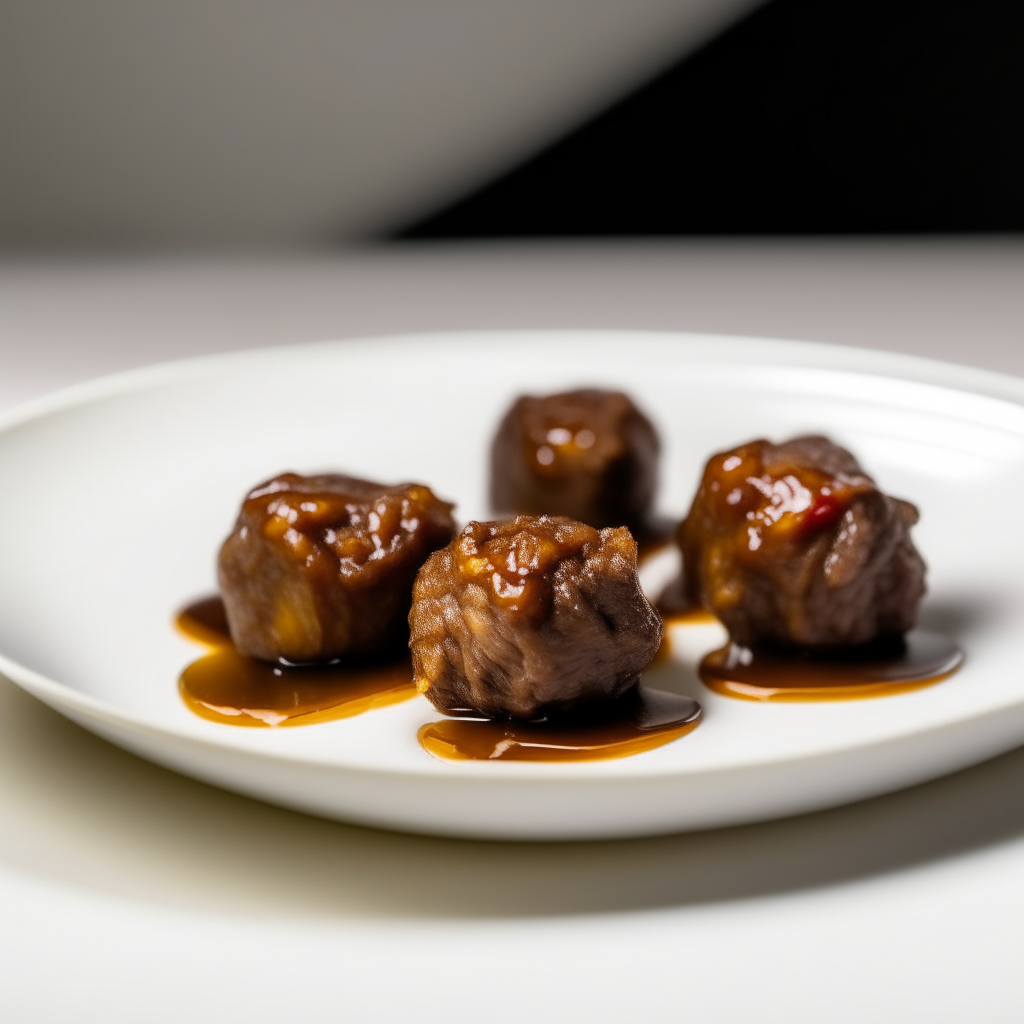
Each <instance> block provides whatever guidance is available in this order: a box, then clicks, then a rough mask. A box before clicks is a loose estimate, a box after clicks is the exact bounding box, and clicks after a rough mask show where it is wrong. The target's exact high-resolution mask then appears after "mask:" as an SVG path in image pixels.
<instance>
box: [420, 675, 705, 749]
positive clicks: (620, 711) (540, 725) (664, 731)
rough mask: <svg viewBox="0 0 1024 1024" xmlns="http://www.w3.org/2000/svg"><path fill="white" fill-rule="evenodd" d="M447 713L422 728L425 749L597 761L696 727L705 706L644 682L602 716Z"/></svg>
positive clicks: (649, 746) (647, 746)
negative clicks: (514, 717) (524, 718)
mask: <svg viewBox="0 0 1024 1024" xmlns="http://www.w3.org/2000/svg"><path fill="white" fill-rule="evenodd" d="M474 714H475V713H473V712H466V714H465V716H464V717H454V718H447V719H444V720H442V721H439V722H431V723H430V724H429V725H424V726H423V727H422V728H421V729H420V731H419V741H420V744H421V745H422V747H423V749H424V750H426V751H427V752H428V753H430V754H433V756H434V757H436V758H438V759H440V760H444V761H596V760H606V759H612V758H618V757H628V756H629V755H631V754H639V753H641V752H642V751H645V750H652V749H654V748H655V747H660V746H663V745H664V744H666V743H671V742H672V741H673V740H676V739H679V738H680V737H681V736H685V735H686V734H687V733H688V732H691V731H692V730H693V729H695V728H696V727H697V725H698V723H699V721H700V715H701V711H700V705H699V704H698V703H697V702H696V701H695V700H693V699H692V698H690V697H683V696H680V695H679V694H675V693H666V692H664V691H662V690H652V689H649V688H647V687H638V688H637V689H636V690H634V691H631V692H630V693H629V694H627V695H626V696H625V697H623V698H620V699H619V700H618V701H616V702H615V704H614V705H612V706H611V707H609V708H608V709H606V711H605V713H604V714H603V715H602V716H601V717H599V718H592V719H590V720H588V721H579V722H565V721H562V722H511V721H494V720H490V719H482V718H478V717H469V716H471V715H474Z"/></svg>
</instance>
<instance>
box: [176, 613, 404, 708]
mask: <svg viewBox="0 0 1024 1024" xmlns="http://www.w3.org/2000/svg"><path fill="white" fill-rule="evenodd" d="M176 625H177V627H178V629H179V630H180V631H181V632H182V633H183V634H184V635H185V636H186V637H188V638H189V639H190V640H195V641H197V642H198V643H201V644H204V645H206V646H207V647H209V648H210V650H209V651H208V652H207V654H205V655H204V656H203V657H202V658H199V659H198V660H196V661H194V662H192V663H191V664H190V665H188V666H187V667H186V668H185V670H184V671H183V672H182V673H181V676H180V678H179V680H178V692H179V693H180V694H181V698H182V700H183V701H184V703H185V706H186V707H187V708H189V710H190V711H192V712H194V713H195V714H197V715H198V716H199V717H200V718H205V719H207V720H208V721H211V722H220V723H222V724H225V725H237V726H252V727H256V728H261V727H262V728H265V727H275V726H284V725H313V724H314V723H316V722H327V721H332V720H334V719H338V718H350V717H352V716H353V715H359V714H362V713H363V712H364V711H370V710H371V709H373V708H379V707H386V706H387V705H389V704H397V703H400V702H401V701H405V700H410V699H411V698H413V697H415V696H416V687H415V686H414V685H413V681H412V665H411V662H410V660H409V656H408V654H407V653H405V652H402V653H401V654H400V655H398V656H394V657H391V658H390V659H387V660H380V659H376V660H370V659H365V660H362V661H360V662H358V663H346V664H344V665H341V664H327V665H316V666H283V665H276V664H273V663H271V662H265V661H258V660H257V659H255V658H247V657H245V656H244V655H241V654H239V653H238V651H237V650H236V649H235V646H234V644H232V642H231V637H230V634H229V633H228V628H227V617H226V615H225V614H224V606H223V603H222V602H221V599H220V598H219V597H210V598H205V599H203V600H200V601H196V602H194V603H193V604H190V605H189V606H188V607H187V608H185V609H184V610H183V611H181V612H180V613H179V615H178V617H177V619H176Z"/></svg>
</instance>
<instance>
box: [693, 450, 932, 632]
mask: <svg viewBox="0 0 1024 1024" xmlns="http://www.w3.org/2000/svg"><path fill="white" fill-rule="evenodd" d="M917 519H918V513H917V509H916V508H914V506H913V505H911V504H910V503H909V502H906V501H900V500H899V499H896V498H891V497H889V496H887V495H885V494H883V493H882V492H881V491H879V490H878V488H877V487H876V486H875V483H874V481H873V480H872V479H871V478H870V477H869V476H868V475H867V474H866V473H865V472H864V471H863V470H862V469H861V467H860V466H859V465H858V464H857V461H856V460H855V459H854V457H853V456H852V455H851V454H850V453H849V452H848V451H846V450H845V449H843V448H840V447H838V446H837V445H834V444H832V443H831V442H830V441H829V440H828V439H827V438H824V437H799V438H796V439H794V440H792V441H789V442H787V443H786V444H781V445H774V444H771V443H769V442H768V441H763V440H759V441H752V442H750V443H749V444H745V445H741V446H740V447H738V448H734V449H732V450H731V451H727V452H720V453H719V454H717V455H714V456H712V458H711V459H710V460H709V462H708V463H707V466H706V468H705V470H704V476H703V479H702V480H701V484H700V488H699V490H698V491H697V495H696V497H695V498H694V501H693V506H692V507H691V509H690V512H689V514H688V515H687V517H686V519H685V520H683V522H682V523H681V524H680V526H679V530H678V533H677V541H678V543H679V545H680V547H681V549H682V553H683V563H684V573H685V588H686V597H687V598H688V599H689V600H690V601H692V602H694V603H697V604H700V605H701V606H702V607H704V608H706V609H707V610H708V611H710V612H713V613H714V614H715V615H716V616H717V617H718V618H719V619H720V620H721V621H722V623H723V624H724V625H725V627H726V628H727V629H728V630H729V635H730V637H731V638H732V641H733V642H734V643H735V644H738V645H740V646H743V647H757V646H777V647H782V648H791V649H794V648H795V649H801V650H828V649H838V648H852V647H857V646H860V645H862V644H866V643H870V642H871V641H874V640H876V639H878V638H880V637H893V636H899V635H901V634H903V633H904V632H906V631H907V630H908V629H910V628H911V627H912V626H913V625H914V622H915V619H916V616H917V606H918V604H919V602H920V600H921V597H922V596H923V594H924V589H925V587H924V574H925V566H924V562H923V561H922V560H921V557H920V555H919V554H918V553H917V551H916V550H915V548H914V545H913V543H912V542H911V540H910V527H911V526H913V524H914V523H916V522H917Z"/></svg>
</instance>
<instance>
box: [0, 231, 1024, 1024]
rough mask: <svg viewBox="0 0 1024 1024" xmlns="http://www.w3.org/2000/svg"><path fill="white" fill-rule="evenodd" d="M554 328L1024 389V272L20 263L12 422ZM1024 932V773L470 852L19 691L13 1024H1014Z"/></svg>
mask: <svg viewBox="0 0 1024 1024" xmlns="http://www.w3.org/2000/svg"><path fill="white" fill-rule="evenodd" d="M530 326H536V327H552V326H572V327H641V328H645V327H649V328H657V329H694V330H702V331H706V330H712V331H722V332H733V333H747V334H761V335H772V336H782V337H795V338H807V339H813V340H818V341H831V342H837V343H843V344H857V345H865V346H871V347H879V348H889V349H896V350H901V351H905V352H911V353H916V354H921V355H929V356H934V357H937V358H943V359H951V360H956V361H959V362H963V363H970V364H973V365H976V366H982V367H986V368H990V369H998V370H1004V371H1007V372H1013V373H1018V374H1024V344H1022V340H1024V242H1016V241H1006V242H998V243H996V242H971V241H962V242H935V243H930V244H921V243H907V242H890V243H868V242H864V243H849V242H847V243H823V242H805V243H788V244H782V243H771V242H762V243H744V242H715V243H712V242H693V243H686V244H682V243H665V244H661V245H633V246H628V245H619V246H600V247H580V246H573V245H559V246H548V247H538V246H528V245H522V246H499V245H494V246H478V247H472V248H457V247H451V248H447V249H438V248H433V249H432V248H427V247H417V248H407V249H400V250H386V249H379V250H373V251H365V252H362V253H352V254H350V255H344V256H327V255H324V256H316V257H312V256H310V257H301V258H300V257H287V258H286V257H280V258H264V259H259V260H255V259H248V260H240V259H238V260H228V259H224V260H220V261H213V260H208V261H206V262H203V263H189V262H184V261H180V262H166V261H164V262H148V263H145V262H143V263H136V264H128V263H119V264H113V263H111V264H97V263H84V262H73V261H69V262H66V263H63V264H60V265H56V264H43V263H36V264H31V263H25V262H21V263H19V262H12V261H8V262H7V263H6V264H0V407H8V406H10V405H11V404H13V403H15V402H18V401H21V400H24V399H28V398H30V397H32V396H34V395H36V394H39V393H42V392H43V391H46V390H50V389H52V388H54V387H58V386H61V385H64V384H69V383H72V382H75V381H78V380H82V379H85V378H88V377H91V376H95V375H98V374H101V373H107V372H111V371H114V370H118V369H122V368H127V367H130V366H135V365H140V364H143V363H148V362H153V361H156V360H164V359H172V358H178V357H182V356H187V355H193V354H199V353H205V352H214V351H223V350H228V349H237V348H246V347H252V346H257V345H269V344H279V343H288V342H297V341H308V340H311V339H317V338H329V337H339V336H348V335H356V334H376V333H385V332H394V331H413V330H430V329H447V328H458V327H467V328H468V327H530ZM0 487H2V484H0ZM13 500H18V501H21V500H25V499H24V498H23V497H21V496H17V495H15V496H13ZM0 582H2V581H0ZM1022 921H1024V751H1018V752H1015V753H1011V754H1008V755H1006V756H1004V757H1001V758H999V759H997V760H995V761H992V762H989V763H988V764H984V765H981V766H979V767H977V768H974V769H971V770H970V771H966V772H962V773H960V774H959V775H956V776H953V777H950V778H947V779H943V780H940V781H937V782H934V783H930V784H928V785H925V786H920V787H918V788H916V789H913V790H909V791H906V792H903V793H898V794H894V795H892V796H888V797H884V798H881V799H877V800H872V801H869V802H867V803H862V804H858V805H855V806H852V807H846V808H842V809H838V810H834V811H829V812H825V813H821V814H815V815H810V816H807V817H803V818H798V819H790V820H786V821H779V822H774V823H769V824H764V825H756V826H749V827H744V828H737V829H728V830H722V831H717V832H707V833H702V834H695V835H683V836H673V837H667V838H660V839H648V840H637V841H628V842H614V843H581V844H553V845H543V846H542V845H538V846H530V845H516V844H486V843H469V842H457V841H445V840H437V839H425V838H418V837H412V836H404V835H397V834H390V833H385V832H375V831H372V830H369V829H362V828H355V827H349V826H345V825H340V824H335V823H331V822H325V821H320V820H316V819H313V818H307V817H304V816H302V815H299V814H293V813H290V812H287V811H283V810H278V809H276V808H273V807H269V806H266V805H263V804H259V803H256V802H254V801H250V800H246V799H243V798H241V797H237V796H233V795H231V794H228V793H224V792H220V791H218V790H215V789H212V788H210V787H207V786H204V785H201V784H199V783H195V782H191V781H189V780H187V779H184V778H180V777H178V776H176V775H173V774H171V773H170V772H167V771H164V770H162V769H160V768H156V767H153V766H152V765H149V764H147V763H145V762H143V761H140V760H137V759H136V758H134V757H132V756H130V755H128V754H126V753H123V752H121V751H120V750H118V749H115V748H114V747H111V746H108V745H107V744H105V743H103V742H102V741H100V740H98V739H95V738H93V737H92V736H91V735H89V734H87V733H85V732H83V731H81V730H80V729H78V728H77V727H75V726H73V725H71V724H69V723H67V722H65V721H64V720H63V719H61V718H60V717H59V716H57V715H56V714H54V713H53V712H51V711H49V710H48V709H47V708H45V707H43V706H42V705H40V704H38V703H36V702H35V701H34V700H33V699H31V698H29V697H27V696H25V695H23V694H22V693H21V692H20V691H19V690H17V689H16V688H15V687H14V686H13V685H11V684H9V683H7V682H5V681H3V680H0V944H2V948H0V978H2V984H0V1020H3V1021H5V1022H11V1024H17V1022H22V1021H26V1022H28V1021H30V1022H33V1024H34V1022H37V1021H62V1022H63V1021H70V1020H74V1021H79V1022H91V1021H97V1022H99V1021H103V1022H108V1024H115V1022H122V1021H124V1022H128V1021H132V1022H136V1021H143V1020H144V1021H160V1022H162V1021H175V1022H177V1021H181V1020H186V1019H188V1020H201V1021H206V1020H210V1021H218V1022H233V1021H239V1022H241V1021H246V1022H257V1021H277V1020H285V1019H287V1020H292V1021H297V1022H303V1024H304V1022H320V1021H341V1020H345V1021H381V1020H384V1021H391V1020H396V1021H397V1020H423V1021H435V1020H436V1021H442V1020H443V1021H447V1022H458V1021H463V1020H465V1021H470V1020H474V1021H475V1020H485V1021H487V1022H488V1024H492V1022H504V1021H516V1022H520V1021H522V1020H524V1019H535V1020H541V1021H548V1020H551V1021H575V1020H587V1021H593V1022H597V1021H606V1020H607V1021H613V1020H614V1021H622V1020H645V1019H649V1020H688V1021H696V1022H701V1024H703V1022H733V1021H735V1022H741V1021H742V1022H744V1024H746V1022H749V1021H751V1020H756V1021H763V1022H775V1021H778V1022H785V1024H799V1022H805V1021H806V1022H815V1024H820V1022H822V1021H829V1022H845V1021H850V1022H854V1021H856V1022H858V1024H860V1022H863V1021H865V1020H872V1021H883V1022H888V1021H893V1022H896V1021H900V1022H906V1021H929V1022H939V1021H943V1022H944V1021H957V1022H959V1021H964V1020H968V1019H970V1020H984V1021H986V1022H1001V1021H1017V1020H1019V1019H1021V1017H1022V1016H1024V993H1022V992H1021V991H1020V986H1019V984H1018V973H1019V971H1020V967H1019V946H1018V943H1019V939H1018V935H1019V932H1020V930H1021V922H1022Z"/></svg>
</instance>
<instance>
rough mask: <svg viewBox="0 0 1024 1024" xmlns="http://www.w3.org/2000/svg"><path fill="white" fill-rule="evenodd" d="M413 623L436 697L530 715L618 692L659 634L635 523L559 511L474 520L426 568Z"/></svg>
mask: <svg viewBox="0 0 1024 1024" xmlns="http://www.w3.org/2000/svg"><path fill="white" fill-rule="evenodd" d="M409 626H410V640H409V647H410V648H411V650H412V659H413V673H414V676H415V679H416V685H417V687H418V688H419V689H420V691H421V692H422V693H425V694H426V696H427V697H428V698H429V699H430V701H431V702H432V703H433V704H434V706H435V707H437V708H438V709H439V710H441V711H450V710H455V709H460V708H463V709H474V710H475V711H478V712H480V713H481V714H483V715H486V716H488V717H492V718H512V719H519V720H523V721H532V720H537V719H540V718H544V717H551V716H556V717H557V716H561V715H565V714H567V713H570V712H579V711H581V710H583V709H586V708H588V707H593V706H597V705H600V704H601V703H602V702H605V701H610V700H613V699H615V698H617V697H619V696H621V695H622V694H624V693H625V692H626V691H627V690H629V689H631V688H632V687H634V686H635V685H636V684H637V682H638V681H639V676H640V671H641V670H642V669H643V668H645V667H646V666H647V665H648V663H649V662H650V661H651V659H652V658H653V657H654V655H655V654H656V653H657V650H658V647H659V645H660V643H661V618H660V616H659V615H658V613H657V612H656V611H655V610H654V608H652V607H651V604H650V603H649V602H648V600H647V598H646V597H644V595H643V592H642V591H641V589H640V584H639V581H638V579H637V573H636V542H635V541H634V540H633V538H632V536H631V535H630V533H629V531H628V530H627V529H625V528H623V527H619V528H616V529H612V528H608V529H604V530H600V531H598V530H595V529H594V528H593V527H591V526H587V525H585V524H583V523H580V522H575V521H574V520H572V519H567V518H565V517H563V516H539V517H534V516H517V517H516V518H515V519H510V520H504V521H501V522H493V523H476V522H472V523H470V524H469V525H468V526H466V528H465V529H464V530H463V531H462V532H461V533H460V534H459V535H458V537H456V538H455V540H453V541H452V542H451V544H449V545H448V546H447V547H445V548H443V549H441V550H440V551H437V552H435V553H434V554H433V555H431V556H430V558H429V559H427V561H426V563H425V564H424V566H423V568H422V569H421V570H420V573H419V575H418V576H417V578H416V585H415V587H414V589H413V605H412V611H411V612H410V614H409Z"/></svg>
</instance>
